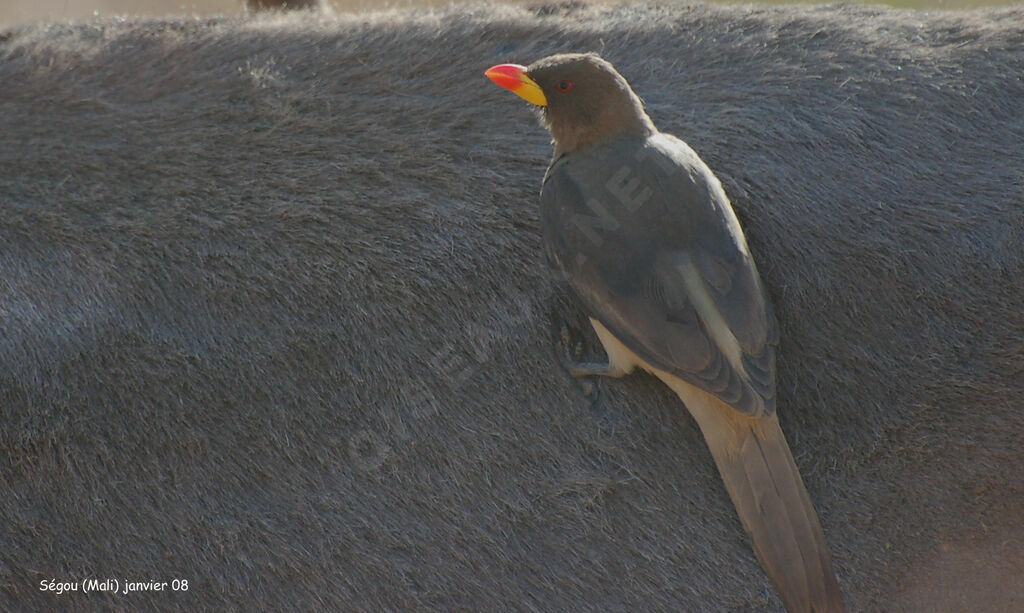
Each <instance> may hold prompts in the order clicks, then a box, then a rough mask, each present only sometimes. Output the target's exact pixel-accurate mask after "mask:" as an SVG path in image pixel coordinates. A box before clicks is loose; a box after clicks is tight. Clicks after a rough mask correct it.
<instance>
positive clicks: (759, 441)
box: [486, 54, 843, 612]
mask: <svg viewBox="0 0 1024 613" xmlns="http://www.w3.org/2000/svg"><path fill="white" fill-rule="evenodd" d="M486 75H487V76H488V77H489V78H490V79H491V80H493V81H494V82H495V83H497V84H498V85H500V86H502V87H505V88H507V89H510V90H511V91H513V92H515V93H516V94H518V95H519V96H520V97H522V98H524V99H525V100H527V101H528V102H530V103H532V104H534V105H536V106H538V107H540V108H541V109H542V117H543V122H544V123H545V125H546V126H547V128H548V129H549V130H550V132H551V136H552V138H553V143H554V157H553V160H552V162H551V165H550V166H549V167H548V170H547V173H546V174H545V176H544V182H543V187H542V189H541V198H540V201H541V223H542V228H543V235H544V236H543V240H544V245H545V248H546V250H547V254H548V256H549V257H550V259H551V260H552V262H553V263H554V265H555V266H556V267H557V268H558V269H559V270H560V271H561V272H562V274H564V275H565V278H566V280H567V281H568V283H569V285H570V286H571V288H572V289H573V291H574V292H575V293H576V295H577V296H578V298H579V300H580V302H581V303H582V305H583V308H584V309H585V311H586V313H587V315H588V316H589V318H590V322H591V324H592V325H593V327H594V329H595V330H596V332H597V336H598V337H599V338H600V340H601V343H602V345H603V346H604V349H605V352H606V353H607V354H608V362H607V363H606V364H598V363H584V362H579V361H576V360H575V358H574V356H573V355H572V354H571V351H570V350H569V349H568V347H563V350H564V351H565V355H564V356H563V359H564V361H565V364H566V367H567V368H568V370H569V372H570V373H571V374H572V375H574V376H589V375H606V376H612V377H621V376H623V375H625V374H628V373H629V372H631V371H632V370H633V369H634V368H635V367H637V366H639V367H640V368H642V369H644V370H646V371H648V372H650V373H652V374H653V375H654V376H656V377H658V378H659V379H661V380H662V381H663V382H664V383H665V384H666V385H668V386H669V387H670V388H671V389H672V390H674V391H675V392H676V394H678V395H679V397H680V398H681V399H682V401H683V403H685V405H686V407H687V408H688V409H689V411H690V413H691V414H692V415H693V417H694V419H695V420H696V422H697V424H698V425H699V426H700V429H701V431H702V432H703V434H704V438H705V440H706V441H707V443H708V446H709V447H710V448H711V453H712V455H713V457H714V459H715V463H716V464H717V466H718V470H719V472H720V473H721V476H722V479H723V481H724V482H725V487H726V489H727V490H728V492H729V495H730V497H731V498H732V501H733V504H734V505H735V507H736V510H737V512H738V513H739V517H740V521H741V522H742V524H743V526H744V528H745V529H746V531H747V533H748V534H749V535H750V538H751V540H752V541H753V548H754V552H755V553H756V554H757V557H758V559H759V560H760V561H761V564H762V565H763V566H764V568H765V570H766V571H767V573H768V575H769V576H770V578H771V580H772V582H773V583H774V585H775V587H776V589H777V590H778V592H779V595H780V596H781V598H782V600H783V602H784V603H785V606H786V608H787V609H788V610H789V611H791V612H797V611H800V612H804V611H828V612H835V611H842V610H843V604H842V600H841V597H840V594H839V586H838V584H837V582H836V578H835V575H834V573H833V571H832V563H831V558H830V554H829V549H828V545H827V543H826V542H825V537H824V534H823V533H822V530H821V525H820V524H819V522H818V517H817V515H816V514H815V511H814V508H813V506H812V505H811V501H810V498H809V497H808V495H807V491H806V490H805V488H804V485H803V481H802V480H801V478H800V473H799V472H798V471H797V467H796V464H795V463H794V461H793V456H792V454H791V453H790V450H789V445H788V444H787V443H786V439H785V437H784V436H783V434H782V430H781V429H780V427H779V421H778V417H777V415H776V411H775V345H776V343H777V340H778V332H777V329H776V324H775V318H774V315H773V314H772V307H771V303H770V302H769V299H768V295H767V293H766V292H765V289H764V286H763V284H762V282H761V278H760V276H759V274H758V272H757V267H756V266H755V265H754V261H753V259H752V258H751V255H750V250H749V249H748V247H747V241H746V238H745V237H744V235H743V230H742V229H741V228H740V224H739V221H738V220H737V218H736V214H735V213H734V212H733V210H732V206H731V205H730V203H729V200H728V198H727V197H726V195H725V191H724V190H723V189H722V185H721V183H720V182H719V181H718V179H717V178H716V177H715V175H714V174H713V173H712V172H711V170H710V169H709V168H708V167H707V165H706V164H704V162H703V161H702V160H701V159H700V157H698V156H697V154H696V153H695V152H694V151H693V149H691V148H690V147H689V146H688V145H687V144H686V143H684V142H683V141H681V140H679V139H678V138H675V137H674V136H671V135H669V134H664V133H661V132H659V131H658V129H657V128H655V127H654V124H653V123H652V122H651V119H650V117H648V116H647V113H646V112H645V110H644V107H643V103H642V102H641V100H640V98H639V97H637V95H636V94H635V93H634V92H633V90H632V89H631V88H630V86H629V84H628V83H627V82H626V80H625V79H624V78H623V77H622V76H621V75H620V74H619V73H618V72H617V71H616V70H615V68H614V67H613V66H612V65H611V64H610V63H608V62H607V61H605V60H603V59H602V58H600V57H598V56H597V55H595V54H564V55H554V56H551V57H547V58H544V59H542V60H539V61H537V62H535V63H533V64H531V65H530V66H528V67H527V66H519V65H515V64H501V65H498V66H494V67H492V68H490V69H489V70H487V72H486ZM564 336H565V335H563V344H565V343H567V341H565V340H564Z"/></svg>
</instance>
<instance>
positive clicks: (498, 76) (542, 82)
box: [485, 53, 656, 155]
mask: <svg viewBox="0 0 1024 613" xmlns="http://www.w3.org/2000/svg"><path fill="white" fill-rule="evenodd" d="M485 74H486V75H487V76H488V77H489V78H490V79H491V80H492V81H494V82H495V83H497V84H498V85H500V86H501V87H504V88H506V89H509V90H511V91H512V92H513V93H515V94H516V95H518V96H520V97H521V98H523V99H524V100H526V101H527V102H530V103H532V104H535V105H537V106H538V107H540V108H541V109H542V119H543V122H544V124H545V125H546V126H547V128H548V130H550V132H551V136H552V137H553V138H554V141H555V152H556V155H557V154H560V153H568V152H572V151H575V150H577V149H581V148H584V147H587V146H589V145H593V144H600V143H602V142H607V141H610V140H613V139H615V138H616V137H620V136H638V137H645V136H649V135H651V134H654V133H655V132H656V130H655V128H654V124H653V123H651V120H650V118H649V117H648V116H647V113H645V112H644V107H643V102H641V100H640V98H639V97H637V95H636V94H635V93H633V90H632V89H631V88H630V87H629V83H627V82H626V79H624V78H623V77H622V75H620V74H619V73H618V71H617V70H615V67H614V66H612V65H611V64H610V63H608V62H607V61H606V60H604V59H602V58H601V57H600V56H598V55H597V54H594V53H566V54H561V55H552V56H550V57H546V58H544V59H542V60H538V61H536V62H534V63H533V64H530V65H529V66H520V65H518V64H499V65H497V66H493V67H491V68H489V69H488V70H487V72H486V73H485Z"/></svg>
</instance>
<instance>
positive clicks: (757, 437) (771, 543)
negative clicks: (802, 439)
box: [666, 380, 844, 613]
mask: <svg viewBox="0 0 1024 613" xmlns="http://www.w3.org/2000/svg"><path fill="white" fill-rule="evenodd" d="M666 383H668V381H666ZM674 383H675V384H672V383H670V387H672V388H673V389H674V390H675V391H676V393H677V394H679V396H680V397H681V398H682V399H683V402H685V403H686V406H687V408H688V409H689V410H690V412H691V414H693V416H694V419H696V420H697V423H698V425H699V426H700V429H701V431H702V432H703V433H704V439H705V440H706V441H707V443H708V447H710V448H711V454H712V455H713V456H714V458H715V464H717V465H718V471H719V472H720V473H721V475H722V480H723V481H724V482H725V488H726V489H727V490H728V491H729V496H730V497H731V498H732V502H733V504H734V505H735V506H736V511H737V512H738V513H739V516H740V521H741V522H742V523H743V527H744V528H745V529H746V531H747V534H749V535H750V539H751V540H752V541H753V545H754V552H755V553H756V554H757V558H758V559H759V560H760V561H761V565H762V566H763V567H764V569H765V570H766V571H767V572H768V576H769V577H771V580H772V583H774V584H775V589H776V590H778V592H779V595H780V596H781V597H782V601H783V602H784V603H785V605H786V609H787V610H788V611H790V613H796V612H800V613H803V612H810V611H814V612H819V613H820V612H828V613H835V612H841V611H843V610H844V609H843V601H842V598H841V596H840V594H839V584H838V583H837V582H836V577H835V574H834V573H833V572H832V561H831V555H830V554H829V549H828V544H827V543H826V542H825V535H824V533H823V532H822V530H821V524H820V523H818V516H817V515H816V514H815V512H814V507H813V506H812V505H811V500H810V497H808V495H807V490H806V489H804V484H803V480H802V479H801V478H800V473H799V472H798V471H797V468H796V464H795V463H794V462H793V455H792V454H791V453H790V451H789V445H788V444H787V443H786V439H785V437H784V436H783V435H782V429H781V428H780V427H779V421H778V418H777V416H776V415H771V416H769V417H747V416H746V415H743V414H741V413H739V412H737V411H735V410H733V409H732V408H730V407H729V406H727V405H725V404H724V403H722V402H721V401H719V400H718V399H716V398H714V397H713V396H710V395H709V394H706V393H704V392H702V391H700V390H698V389H696V388H693V387H691V386H689V385H687V384H685V383H682V382H681V381H678V380H677V381H676V382H674Z"/></svg>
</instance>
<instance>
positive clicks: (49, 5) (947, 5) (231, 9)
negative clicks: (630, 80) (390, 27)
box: [0, 0, 1020, 27]
mask: <svg viewBox="0 0 1024 613" xmlns="http://www.w3.org/2000/svg"><path fill="white" fill-rule="evenodd" d="M514 1H525V2H529V3H530V4H542V3H543V1H542V0H514ZM604 1H606V2H607V1H609V0H604ZM613 1H614V0H613ZM718 1H722V0H718ZM724 1H726V2H734V3H740V1H739V0H724ZM762 1H768V2H771V1H772V0H762ZM804 1H806V2H807V3H815V4H820V3H821V1H820V0H818V1H815V0H804ZM875 1H876V2H877V3H879V4H886V5H889V6H896V7H902V8H931V9H967V8H972V7H980V6H998V5H1009V4H1014V3H1015V2H1019V1H1020V0H875ZM326 2H327V5H328V6H329V7H330V8H331V9H332V10H334V11H336V12H359V11H369V10H381V9H389V8H407V7H414V6H444V5H448V4H458V2H457V1H456V2H451V1H450V0H326ZM778 3H779V4H785V3H789V4H791V3H793V0H789V1H788V2H783V1H779V2H778ZM244 11H245V0H0V27H3V26H11V25H17V24H19V23H24V22H27V21H36V20H67V19H84V18H87V17H91V16H93V15H99V16H105V17H110V16H114V15H146V16H167V15H192V16H210V15H237V14H241V13H243V12H244Z"/></svg>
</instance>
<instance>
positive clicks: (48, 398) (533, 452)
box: [0, 4, 1024, 611]
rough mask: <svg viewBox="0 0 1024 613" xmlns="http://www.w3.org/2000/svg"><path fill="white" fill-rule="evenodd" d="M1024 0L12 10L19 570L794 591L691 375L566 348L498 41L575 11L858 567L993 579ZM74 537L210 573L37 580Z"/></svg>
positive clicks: (12, 378) (537, 141)
mask: <svg viewBox="0 0 1024 613" xmlns="http://www.w3.org/2000/svg"><path fill="white" fill-rule="evenodd" d="M1021 23H1024V10H1022V9H1020V8H1011V9H985V10H979V11H972V12H965V13H943V12H935V13H918V12H907V11H893V10H888V9H882V8H873V7H856V6H841V7H812V8H809V7H794V8H751V7H738V6H726V7H711V6H701V5H695V6H693V5H691V6H686V5H671V6H656V5H649V6H648V5H638V6H622V7H591V8H587V7H585V6H581V5H578V4H565V5H546V6H537V7H503V6H493V5H465V6H459V7H455V8H449V9H446V10H440V11H412V12H393V13H386V14H378V15H369V16H365V15H364V16H330V15H323V14H302V15H290V16H281V15H277V16H270V17H267V16H264V17H255V18H238V19H212V20H201V21H196V20H187V19H181V20H95V21H88V22H79V23H52V24H37V25H32V26H26V27H21V28H17V29H12V30H7V31H4V32H0V83H2V84H3V87H0V134H2V138H3V147H0V207H2V209H0V419H2V423H3V428H2V429H0V484H2V485H0V490H2V491H3V495H2V496H0V577H2V580H0V608H2V609H4V610H11V611H17V610H46V609H54V608H62V609H67V610H85V609H87V608H96V609H102V608H123V607H131V608H138V609H146V610H181V609H183V608H185V609H194V610H195V609H221V610H223V609H240V610H251V609H253V608H265V609H268V610H282V609H291V608H295V609H302V610H310V609H314V608H329V609H341V610H384V609H387V610H409V609H413V610H416V609H419V610H452V609H459V608H465V609H471V610H518V609H537V610H545V611H557V610H572V611H581V610H584V611H586V610H591V611H608V610H751V611H753V610H758V611H777V610H780V608H781V603H780V602H779V601H778V600H777V597H776V596H775V594H774V593H773V591H772V589H771V587H770V585H769V582H768V579H767V577H765V576H764V574H763V573H761V571H760V569H759V568H758V565H757V562H756V560H755V559H754V556H753V554H752V553H751V552H750V548H749V545H748V543H747V542H746V541H745V537H744V535H743V530H742V528H741V527H740V525H739V522H738V521H737V520H736V518H735V515H734V513H733V510H732V505H731V503H730V501H729V499H728V497H727V495H726V493H725V490H724V488H723V487H722V486H721V483H720V482H719V478H718V475H717V473H716V470H715V467H714V464H713V461H712V459H711V456H710V454H709V453H708V451H707V449H706V447H705V446H704V444H703V441H702V438H701V434H700V432H699V430H698V428H697V426H696V425H695V423H694V422H693V420H692V419H690V417H688V416H687V414H686V411H685V409H683V407H682V406H680V405H679V403H678V402H677V401H676V400H675V398H674V396H673V395H672V393H671V392H670V391H669V390H667V389H665V388H664V386H662V385H661V384H660V383H659V382H657V381H656V380H654V379H653V378H652V377H649V376H643V375H638V376H634V377H631V378H629V379H625V380H623V381H618V382H615V383H614V384H608V383H601V384H599V390H598V393H597V394H596V395H594V394H591V395H590V396H587V395H584V394H583V393H582V391H581V388H580V387H579V384H578V383H577V382H574V381H573V380H571V378H570V377H568V376H567V375H566V374H565V372H564V371H563V370H562V369H561V367H560V366H559V362H558V359H557V356H556V355H555V353H554V351H553V350H552V341H553V330H557V328H554V327H553V325H552V322H555V321H560V320H561V319H564V318H569V319H574V318H575V319H576V320H577V321H578V323H581V324H582V323H584V322H583V321H582V320H581V319H580V317H581V316H580V314H579V311H578V310H577V309H576V307H575V305H574V304H573V303H572V302H571V301H570V300H568V299H567V298H566V296H567V293H566V292H565V291H564V288H562V287H561V285H560V284H559V283H558V282H557V281H556V280H554V278H553V275H551V274H550V273H549V272H548V271H547V269H546V268H545V265H544V263H543V261H542V260H541V258H540V257H539V256H538V253H540V249H539V242H540V237H539V235H538V227H537V204H536V201H537V191H538V189H539V181H540V177H541V176H542V174H543V171H544V167H545V165H546V156H547V154H548V151H549V145H548V143H547V142H546V140H545V136H544V135H543V131H542V130H539V129H536V128H531V127H530V126H529V125H527V123H526V122H525V121H524V118H525V117H528V116H529V115H530V110H529V109H528V108H527V105H526V104H525V103H523V104H522V108H521V109H519V110H515V109H512V110H510V106H509V101H508V99H507V98H506V95H507V94H506V93H505V92H502V91H501V90H499V89H498V88H495V87H493V86H491V84H490V83H488V82H487V81H486V79H485V78H484V77H483V74H482V73H483V70H484V69H486V68H487V67H488V66H490V65H492V64H495V63H498V62H519V63H526V62H528V61H530V60H532V59H535V58H538V57H542V56H545V55H549V54H551V53H555V52H563V51H586V50H594V51H598V52H600V53H601V54H602V55H604V56H605V57H607V58H608V59H609V60H611V61H612V62H614V63H615V65H616V66H617V67H618V68H619V69H620V71H621V72H622V73H623V74H624V75H625V76H626V78H627V79H629V80H630V82H631V83H632V84H633V86H634V87H635V89H636V91H638V92H643V95H644V97H645V101H646V104H647V108H648V111H649V113H650V114H651V116H652V118H653V119H654V121H655V122H656V123H657V125H658V126H659V127H660V128H661V129H663V130H665V131H667V132H670V133H674V134H677V135H679V136H680V137H681V138H684V139H685V140H686V141H687V142H689V143H690V144H691V145H692V146H693V147H694V148H695V149H696V150H697V151H698V152H699V153H700V155H701V156H702V157H703V158H704V159H705V160H706V161H707V162H708V164H709V165H710V166H711V167H712V168H714V169H715V172H716V174H717V175H718V176H719V177H720V178H721V179H722V181H723V184H724V186H725V189H726V192H727V193H728V195H729V197H730V199H731V200H732V202H733V205H734V207H735V208H736V210H737V213H738V215H739V217H740V219H741V222H742V223H743V226H744V228H745V229H746V234H747V237H748V240H749V242H750V246H751V250H752V252H753V254H754V257H755V258H756V260H757V262H758V266H759V269H760V271H761V274H762V276H763V277H764V279H765V283H766V286H767V288H768V291H769V293H770V294H771V297H772V300H773V302H774V304H775V306H776V313H777V317H778V320H779V326H780V335H781V344H780V347H779V356H778V357H779V360H778V376H779V386H778V394H779V400H778V406H779V407H781V411H780V413H781V415H780V418H781V421H782V426H783V429H784V431H785V432H786V433H787V438H788V439H789V442H790V446H791V448H792V450H793V454H794V457H795V459H796V463H797V465H798V466H799V469H800V472H801V473H802V474H803V476H804V480H805V483H806V485H807V489H808V491H809V493H810V496H811V498H812V500H813V503H814V506H815V508H816V509H818V512H819V516H820V518H821V521H822V524H823V526H824V529H825V533H826V534H827V535H828V536H829V541H830V546H831V547H832V551H833V554H834V565H835V568H836V572H837V574H838V577H839V581H840V584H841V587H842V589H843V593H844V595H845V597H846V600H847V604H848V606H849V607H850V609H851V610H854V611H862V610H872V611H873V610H927V611H936V610H972V611H977V610H984V609H987V610H992V611H1002V610H1008V603H1009V604H1012V603H1014V602H1016V603H1019V602H1020V601H1021V600H1022V599H1024V585H1022V582H1021V577H1022V576H1024V556H1022V554H1021V552H1022V551H1024V530H1022V528H1021V523H1020V518H1021V517H1022V515H1024V502H1022V501H1024V440H1022V435H1021V432H1024V370H1022V368H1024V306H1022V305H1024V289H1022V288H1024V282H1022V279H1024V166H1022V164H1021V156H1020V146H1021V143H1022V142H1024V113H1021V100H1024V81H1021V79H1020V75H1021V74H1024V34H1022V32H1024V29H1022V28H1021V27H1020V24H1021ZM510 113H513V114H515V115H516V116H514V117H510V116H509V114H510ZM513 133H514V134H513ZM594 340H595V339H591V341H592V342H593V341H594ZM594 398H596V400H592V399H594ZM89 577H96V578H100V579H103V578H107V577H111V578H119V579H120V580H121V581H122V582H123V581H124V580H129V581H145V580H149V579H154V580H158V581H167V582H170V581H172V580H174V579H184V580H187V581H188V582H189V589H188V591H178V592H171V591H163V592H139V593H133V594H129V595H113V594H110V593H90V594H83V593H82V592H81V591H78V592H71V593H65V594H62V595H59V596H58V595H56V594H54V593H53V592H52V591H42V590H41V589H40V581H48V580H50V579H56V580H57V581H76V582H80V581H81V580H82V579H85V578H89ZM958 599H959V600H958ZM958 603H961V604H958Z"/></svg>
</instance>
